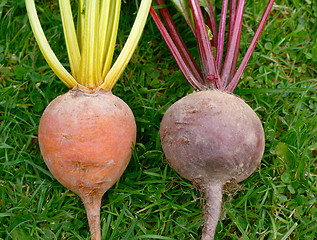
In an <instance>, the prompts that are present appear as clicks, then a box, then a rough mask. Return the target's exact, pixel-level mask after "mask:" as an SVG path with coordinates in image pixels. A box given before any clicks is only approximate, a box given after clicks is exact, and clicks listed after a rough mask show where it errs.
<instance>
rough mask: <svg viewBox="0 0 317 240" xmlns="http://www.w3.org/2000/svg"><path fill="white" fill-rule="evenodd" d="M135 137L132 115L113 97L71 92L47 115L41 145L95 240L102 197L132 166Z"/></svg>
mask: <svg viewBox="0 0 317 240" xmlns="http://www.w3.org/2000/svg"><path fill="white" fill-rule="evenodd" d="M135 138H136V125H135V120H134V116H133V113H132V111H131V110H130V108H129V107H128V105H127V104H126V103H124V102H123V101H122V100H121V99H120V98H118V97H116V96H114V95H113V94H111V92H106V91H104V92H101V91H99V92H96V93H86V92H83V91H80V90H71V91H69V92H67V93H66V94H63V95H61V96H59V97H57V98H56V99H54V100H53V101H52V102H51V103H50V104H49V105H48V107H47V108H46V109H45V111H44V113H43V116H42V118H41V121H40V125H39V145H40V149H41V153H42V155H43V158H44V161H45V163H46V165H47V166H48V168H49V170H50V171H51V173H52V174H53V175H54V177H55V178H56V179H57V180H58V181H59V182H60V183H61V184H63V185H64V186H65V187H67V188H68V189H70V190H72V191H73V192H75V193H76V194H77V195H79V196H80V197H81V199H82V200H83V202H84V205H85V208H86V211H87V216H88V221H89V226H90V232H91V234H92V238H91V239H101V237H100V204H101V198H102V196H103V194H104V193H105V192H106V191H107V190H108V189H109V188H110V187H111V186H112V185H113V184H114V183H115V182H116V181H117V180H118V179H119V178H120V176H121V175H122V173H123V172H124V170H125V168H126V167H127V165H128V163H129V160H130V157H131V154H132V145H133V143H134V142H135Z"/></svg>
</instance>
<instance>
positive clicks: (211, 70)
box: [189, 0, 223, 90]
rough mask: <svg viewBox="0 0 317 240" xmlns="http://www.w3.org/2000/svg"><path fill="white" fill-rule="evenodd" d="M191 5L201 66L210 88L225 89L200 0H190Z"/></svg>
mask: <svg viewBox="0 0 317 240" xmlns="http://www.w3.org/2000/svg"><path fill="white" fill-rule="evenodd" d="M189 2H190V6H191V9H192V13H193V17H194V24H195V31H196V40H197V44H198V49H199V55H200V61H201V66H202V69H203V73H204V74H205V76H204V77H205V79H206V80H207V81H209V83H210V85H211V86H210V88H211V89H213V88H215V87H216V88H218V89H220V90H222V89H223V85H222V82H221V80H220V76H219V73H218V70H217V68H216V65H215V58H214V55H213V52H212V49H211V43H210V40H209V37H208V33H207V29H206V25H205V21H204V17H203V14H202V12H201V9H200V5H199V1H198V0H190V1H189Z"/></svg>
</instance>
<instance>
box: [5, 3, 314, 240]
mask: <svg viewBox="0 0 317 240" xmlns="http://www.w3.org/2000/svg"><path fill="white" fill-rule="evenodd" d="M136 2H138V1H123V6H124V7H123V15H122V18H121V23H122V25H121V28H120V34H119V36H118V49H120V47H122V44H123V43H124V41H125V39H126V37H127V34H128V32H129V28H130V26H131V23H132V19H133V17H134V16H135V15H134V13H135V10H136ZM247 2H248V3H247V6H246V9H245V20H244V29H243V31H244V34H243V38H242V47H241V52H242V53H244V52H245V50H246V47H247V43H248V42H250V39H251V37H252V33H253V32H254V29H255V28H254V27H255V24H256V22H258V20H259V18H260V14H261V12H262V11H263V7H264V3H262V1H247ZM39 5H40V6H41V7H40V8H39V9H38V10H39V14H40V17H41V22H42V24H43V27H44V28H45V31H46V33H47V35H48V36H49V41H50V43H51V45H52V48H53V49H54V51H55V52H56V54H57V56H58V57H59V59H61V60H62V62H63V63H65V66H67V54H66V51H65V47H64V44H63V34H62V31H61V30H62V27H61V20H60V18H59V13H58V5H57V3H56V1H40V2H39ZM218 10H219V9H218ZM0 16H1V17H0V176H1V178H0V199H1V200H0V239H5V240H8V239H17V240H19V239H26V240H27V239H89V232H88V222H87V219H86V215H85V211H84V208H83V204H82V202H81V200H80V199H79V197H78V196H76V195H75V194H73V193H72V192H70V191H68V190H67V189H65V188H64V187H63V186H62V185H60V184H59V183H58V182H57V181H56V180H55V179H54V178H53V177H52V175H51V174H50V172H49V171H48V169H47V167H46V165H45V164H44V162H43V160H42V157H41V155H40V151H39V147H38V143H37V128H38V124H39V120H40V117H41V114H42V112H43V110H44V108H45V106H47V104H48V103H49V102H50V101H51V100H53V99H54V98H55V97H56V96H58V95H59V94H62V93H64V92H66V91H67V88H66V87H65V86H63V84H62V83H61V82H60V81H59V80H58V79H57V78H56V77H55V76H54V74H53V73H52V71H51V70H50V69H49V68H48V66H47V64H46V62H45V61H44V60H43V58H42V55H41V53H40V52H39V49H38V48H37V45H36V44H35V41H34V38H33V35H32V33H31V30H30V27H29V23H28V20H27V17H26V11H25V6H24V2H23V1H20V0H16V1H12V0H8V1H1V2H0ZM175 17H177V14H175ZM178 21H179V24H178V25H179V26H180V27H184V31H182V32H183V33H184V34H185V35H187V38H186V39H188V40H189V44H190V46H191V50H193V51H194V50H195V49H194V48H193V46H194V42H193V41H192V37H191V35H190V33H189V31H188V29H187V28H186V25H185V24H183V22H182V21H181V20H178ZM316 22H317V5H316V3H314V1H310V0H295V1H291V0H280V1H276V3H275V5H274V7H273V11H272V14H271V16H270V18H269V22H268V24H267V26H266V28H265V30H264V32H263V35H262V37H261V39H260V42H259V44H258V45H257V47H256V49H255V53H254V55H253V57H252V58H251V60H250V63H249V64H248V66H247V69H246V71H245V73H244V75H243V77H242V80H241V82H240V84H239V85H238V89H237V90H236V91H235V93H236V94H239V95H240V96H241V97H243V98H244V99H245V100H246V101H247V102H248V103H249V104H250V106H251V107H252V108H253V109H255V111H256V112H257V114H258V115H259V116H260V118H261V120H262V122H263V125H264V129H265V134H266V150H265V154H264V157H263V161H262V164H261V166H260V168H259V169H258V170H257V171H256V172H255V173H254V174H253V175H252V176H251V177H250V178H249V179H247V180H245V181H244V182H242V183H241V184H239V185H231V186H227V188H226V191H225V196H224V203H223V213H222V216H221V221H220V222H219V224H218V227H217V234H216V238H215V239H243V240H248V239H250V240H251V239H267V240H268V239H280V240H288V239H292V240H294V239H296V240H297V239H298V240H299V239H300V240H303V239H305V240H313V239H316V236H317V230H316V229H317V210H316V209H317V208H316V206H317V200H316V199H317V184H316V183H317V171H316V170H317V169H316V165H317V145H316V142H317V141H316V140H317V139H316V136H317V101H316V100H317V94H316V89H317V83H316V82H317V81H316V80H317V73H316V69H317V68H316V63H317V58H316V57H317V24H316ZM191 91H192V89H191V88H190V87H189V84H187V83H186V81H185V80H184V78H183V77H182V75H181V73H180V71H179V70H178V68H177V66H176V64H175V62H174V60H173V59H172V57H171V55H170V54H169V51H168V50H167V47H166V46H165V44H164V42H163V41H162V38H161V37H160V35H159V33H158V31H157V29H156V27H155V25H154V23H153V22H152V20H151V19H149V20H148V23H147V26H146V29H145V32H144V35H143V37H142V39H141V42H140V44H139V47H138V49H137V51H136V53H135V54H134V56H133V59H132V60H131V62H130V65H129V66H128V68H127V69H126V71H125V72H124V74H123V75H122V77H121V79H120V80H119V82H118V84H117V85H116V86H115V88H114V90H113V93H114V94H116V95H117V96H119V97H121V98H122V99H123V100H124V101H126V102H127V103H128V104H129V106H130V107H131V109H132V110H133V112H134V115H135V117H136V121H137V127H138V129H137V130H138V137H137V144H136V147H135V150H134V153H133V158H132V159H131V162H130V164H129V166H128V168H127V170H126V171H125V173H124V174H123V176H122V177H121V179H120V180H119V181H118V183H117V184H115V186H113V187H112V188H111V189H110V190H109V191H108V192H107V193H106V194H105V196H104V198H103V201H102V209H101V219H102V223H101V224H102V237H103V239H107V240H117V239H124V240H134V239H135V240H136V239H186V240H187V239H199V238H200V234H201V225H202V223H203V215H202V209H201V206H202V198H201V195H200V193H199V192H198V191H197V189H195V188H194V187H193V186H192V184H191V183H190V182H188V181H186V180H184V179H181V178H180V177H179V176H178V175H177V174H176V172H175V171H174V170H172V169H171V168H170V167H169V166H168V164H167V163H166V161H165V160H164V154H163V153H162V150H161V146H160V141H159V125H160V120H161V118H162V116H163V114H164V112H165V111H166V109H167V108H168V107H169V106H170V105H171V104H172V103H173V102H175V101H176V100H177V99H179V98H181V97H182V96H184V95H186V94H187V93H188V92H191Z"/></svg>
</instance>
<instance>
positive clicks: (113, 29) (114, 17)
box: [102, 0, 121, 79]
mask: <svg viewBox="0 0 317 240" xmlns="http://www.w3.org/2000/svg"><path fill="white" fill-rule="evenodd" d="M120 8H121V0H113V4H112V9H111V12H112V13H111V15H109V17H111V20H110V21H109V25H108V31H107V35H108V41H107V48H108V50H107V55H106V59H105V62H104V65H103V68H102V79H104V78H105V77H106V75H107V73H108V72H109V69H110V67H111V64H112V59H113V54H114V49H115V45H116V39H117V33H118V26H119V17H120Z"/></svg>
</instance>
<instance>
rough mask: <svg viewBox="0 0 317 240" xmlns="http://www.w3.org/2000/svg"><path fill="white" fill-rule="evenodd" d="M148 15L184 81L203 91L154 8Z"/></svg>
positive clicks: (202, 86)
mask: <svg viewBox="0 0 317 240" xmlns="http://www.w3.org/2000/svg"><path fill="white" fill-rule="evenodd" d="M150 14H151V17H152V19H153V20H154V22H155V24H156V26H157V28H158V29H159V31H160V33H161V35H162V37H163V39H164V41H165V43H166V45H167V46H168V48H169V50H170V51H171V53H172V55H173V57H174V59H175V61H176V63H177V65H178V66H179V68H180V70H181V72H182V73H183V75H184V76H185V78H186V80H187V81H188V82H189V84H190V85H191V86H192V87H193V88H194V89H196V90H203V89H205V86H204V85H202V84H201V83H200V82H199V81H198V80H197V79H196V78H195V76H194V75H193V73H192V72H191V71H190V69H189V68H188V67H187V65H186V63H185V61H184V59H183V58H182V56H181V54H180V52H179V51H178V49H177V47H176V45H175V44H174V42H173V40H172V38H171V36H170V35H169V33H168V31H167V30H166V28H165V26H164V24H163V23H162V21H161V19H160V18H159V16H158V15H157V13H156V12H155V10H154V8H153V7H152V6H151V8H150Z"/></svg>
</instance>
